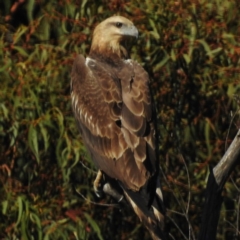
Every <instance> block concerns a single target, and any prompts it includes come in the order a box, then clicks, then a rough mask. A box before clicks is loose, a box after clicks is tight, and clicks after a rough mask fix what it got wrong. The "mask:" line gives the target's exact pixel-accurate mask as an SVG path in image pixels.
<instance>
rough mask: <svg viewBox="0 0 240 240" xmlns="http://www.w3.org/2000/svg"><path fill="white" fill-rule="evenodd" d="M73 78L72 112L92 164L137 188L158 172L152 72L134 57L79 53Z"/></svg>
mask: <svg viewBox="0 0 240 240" xmlns="http://www.w3.org/2000/svg"><path fill="white" fill-rule="evenodd" d="M71 77H72V82H71V84H72V90H71V95H72V106H73V111H74V114H75V118H76V119H77V122H78V125H79V128H80V131H81V134H82V135H83V139H84V141H85V144H86V146H87V148H88V150H89V152H90V153H91V155H92V156H91V157H92V158H93V161H94V163H95V164H96V165H97V167H98V168H99V169H100V170H102V171H103V172H105V173H106V174H107V175H108V176H110V177H112V178H114V179H117V180H119V181H120V182H121V183H122V184H123V186H124V187H126V188H128V189H131V190H133V191H138V190H139V189H140V188H141V187H142V186H143V185H144V184H145V183H146V182H147V181H148V179H149V178H150V176H152V175H153V174H154V173H155V171H156V158H155V136H154V135H155V131H154V126H153V121H152V103H151V95H150V92H149V86H148V85H149V78H148V74H147V73H146V72H145V70H144V69H143V68H142V67H141V66H140V65H139V64H138V63H136V62H134V61H132V60H122V59H121V60H119V61H118V62H117V63H114V64H111V63H109V62H107V61H103V60H102V59H101V58H100V57H98V56H90V58H87V59H86V60H85V58H84V57H83V56H81V55H79V56H78V57H77V58H76V60H75V62H74V65H73V69H72V76H71Z"/></svg>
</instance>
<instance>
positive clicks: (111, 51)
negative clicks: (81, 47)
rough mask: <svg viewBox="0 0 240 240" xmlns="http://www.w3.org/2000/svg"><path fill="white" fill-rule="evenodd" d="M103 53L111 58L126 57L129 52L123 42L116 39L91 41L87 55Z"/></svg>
mask: <svg viewBox="0 0 240 240" xmlns="http://www.w3.org/2000/svg"><path fill="white" fill-rule="evenodd" d="M96 54H97V55H103V56H105V57H106V58H109V59H112V60H115V61H116V60H120V59H128V58H129V54H128V50H127V47H126V46H125V44H124V43H119V42H118V41H114V39H113V40H112V41H109V42H106V41H98V42H96V41H93V42H92V46H91V49H90V53H89V55H96Z"/></svg>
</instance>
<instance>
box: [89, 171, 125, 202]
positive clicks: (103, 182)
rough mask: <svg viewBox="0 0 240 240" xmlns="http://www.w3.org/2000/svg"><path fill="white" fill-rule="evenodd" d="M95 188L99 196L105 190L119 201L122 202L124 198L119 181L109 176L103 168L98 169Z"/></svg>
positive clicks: (94, 183)
mask: <svg viewBox="0 0 240 240" xmlns="http://www.w3.org/2000/svg"><path fill="white" fill-rule="evenodd" d="M93 189H94V192H95V194H96V195H97V197H99V198H100V197H102V194H103V192H104V193H105V194H107V195H109V196H111V197H113V198H114V199H115V200H117V201H118V202H121V201H122V200H123V198H124V195H123V193H122V189H121V188H120V187H119V185H118V183H117V182H116V181H115V180H113V179H111V178H108V177H107V176H106V175H104V173H103V172H102V171H101V170H98V173H97V176H96V178H95V180H94V182H93Z"/></svg>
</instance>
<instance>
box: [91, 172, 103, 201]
mask: <svg viewBox="0 0 240 240" xmlns="http://www.w3.org/2000/svg"><path fill="white" fill-rule="evenodd" d="M102 179H103V174H102V172H101V171H100V170H98V173H97V176H96V178H95V180H94V182H93V189H94V192H95V194H96V196H97V197H98V198H101V197H102V196H103V185H102Z"/></svg>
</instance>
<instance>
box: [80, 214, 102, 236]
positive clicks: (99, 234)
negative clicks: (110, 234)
mask: <svg viewBox="0 0 240 240" xmlns="http://www.w3.org/2000/svg"><path fill="white" fill-rule="evenodd" d="M84 216H85V218H86V219H87V221H88V223H89V224H90V225H91V227H92V228H93V230H94V231H95V233H96V234H97V236H98V238H99V239H100V240H103V237H102V235H101V230H100V228H99V226H98V225H97V223H96V222H95V221H94V220H93V218H92V217H91V216H90V215H89V214H88V213H84Z"/></svg>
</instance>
